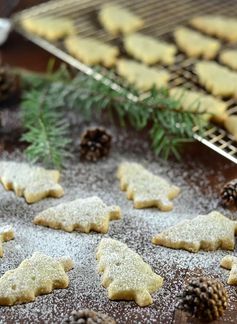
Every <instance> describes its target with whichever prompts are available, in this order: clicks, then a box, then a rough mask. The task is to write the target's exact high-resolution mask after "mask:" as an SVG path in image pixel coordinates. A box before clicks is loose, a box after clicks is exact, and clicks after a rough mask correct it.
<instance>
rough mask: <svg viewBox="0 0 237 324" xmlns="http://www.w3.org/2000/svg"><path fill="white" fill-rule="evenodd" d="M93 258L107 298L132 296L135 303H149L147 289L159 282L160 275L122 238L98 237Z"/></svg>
mask: <svg viewBox="0 0 237 324" xmlns="http://www.w3.org/2000/svg"><path fill="white" fill-rule="evenodd" d="M96 258H97V260H98V270H99V272H103V276H102V285H103V286H104V287H105V288H107V289H108V297H109V299H111V300H135V302H136V303H137V304H138V305H139V306H148V305H150V304H152V303H153V300H152V297H151V295H150V293H153V292H155V291H157V290H158V289H159V288H160V287H161V286H162V284H163V278H162V277H161V276H159V275H157V274H156V273H154V272H153V271H152V268H151V267H150V266H149V265H148V264H147V263H145V262H144V261H143V260H142V258H141V257H140V255H139V254H137V253H136V252H134V251H133V250H131V249H129V248H128V246H127V245H126V244H124V243H122V242H119V241H117V240H113V239H111V238H105V239H102V240H101V241H100V244H99V246H98V249H97V253H96Z"/></svg>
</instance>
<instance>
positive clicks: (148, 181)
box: [117, 162, 180, 211]
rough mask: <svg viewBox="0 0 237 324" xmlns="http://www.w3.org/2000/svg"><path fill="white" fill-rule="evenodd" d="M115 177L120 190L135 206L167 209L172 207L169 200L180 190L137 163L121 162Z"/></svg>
mask: <svg viewBox="0 0 237 324" xmlns="http://www.w3.org/2000/svg"><path fill="white" fill-rule="evenodd" d="M117 177H118V178H119V179H120V188H121V190H123V191H126V192H127V198H128V199H133V201H134V207H135V208H146V207H157V208H159V209H160V210H163V211H169V210H171V209H173V204H172V202H171V200H172V199H173V198H175V197H176V196H178V194H179V192H180V189H179V188H178V187H176V186H174V185H172V184H170V183H169V182H168V181H166V180H165V179H163V178H161V177H158V176H156V175H154V174H153V173H151V172H149V171H148V170H146V169H145V168H144V167H143V166H142V165H140V164H138V163H131V162H123V163H121V164H120V166H119V168H118V171H117Z"/></svg>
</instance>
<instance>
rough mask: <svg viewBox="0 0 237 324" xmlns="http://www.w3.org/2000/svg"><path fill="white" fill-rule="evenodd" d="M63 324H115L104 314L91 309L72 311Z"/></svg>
mask: <svg viewBox="0 0 237 324" xmlns="http://www.w3.org/2000/svg"><path fill="white" fill-rule="evenodd" d="M63 324H116V322H115V320H114V319H113V318H111V317H109V316H108V315H106V314H102V313H99V312H95V311H93V310H91V309H82V310H79V311H76V310H74V311H72V313H71V315H70V316H69V318H66V319H64V321H63Z"/></svg>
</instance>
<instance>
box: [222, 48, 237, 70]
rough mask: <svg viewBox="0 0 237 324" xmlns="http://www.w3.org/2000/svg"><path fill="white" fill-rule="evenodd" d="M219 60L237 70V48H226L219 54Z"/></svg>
mask: <svg viewBox="0 0 237 324" xmlns="http://www.w3.org/2000/svg"><path fill="white" fill-rule="evenodd" d="M220 61H221V62H222V63H223V64H225V65H227V66H229V67H230V68H231V69H233V70H237V50H236V49H226V50H224V51H222V52H221V54H220Z"/></svg>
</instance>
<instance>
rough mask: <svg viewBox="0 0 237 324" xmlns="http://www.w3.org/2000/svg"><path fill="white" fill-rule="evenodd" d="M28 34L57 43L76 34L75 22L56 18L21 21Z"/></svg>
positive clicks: (46, 17) (34, 18) (48, 17)
mask: <svg viewBox="0 0 237 324" xmlns="http://www.w3.org/2000/svg"><path fill="white" fill-rule="evenodd" d="M21 24H22V26H23V27H24V29H26V30H27V31H28V32H30V33H33V34H36V35H39V36H42V37H44V38H47V39H48V40H50V41H56V40H58V39H60V38H63V37H65V36H68V35H71V34H73V33H74V29H75V28H74V25H73V21H72V20H70V19H68V18H64V17H56V16H42V17H32V18H26V19H23V20H22V21H21Z"/></svg>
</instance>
